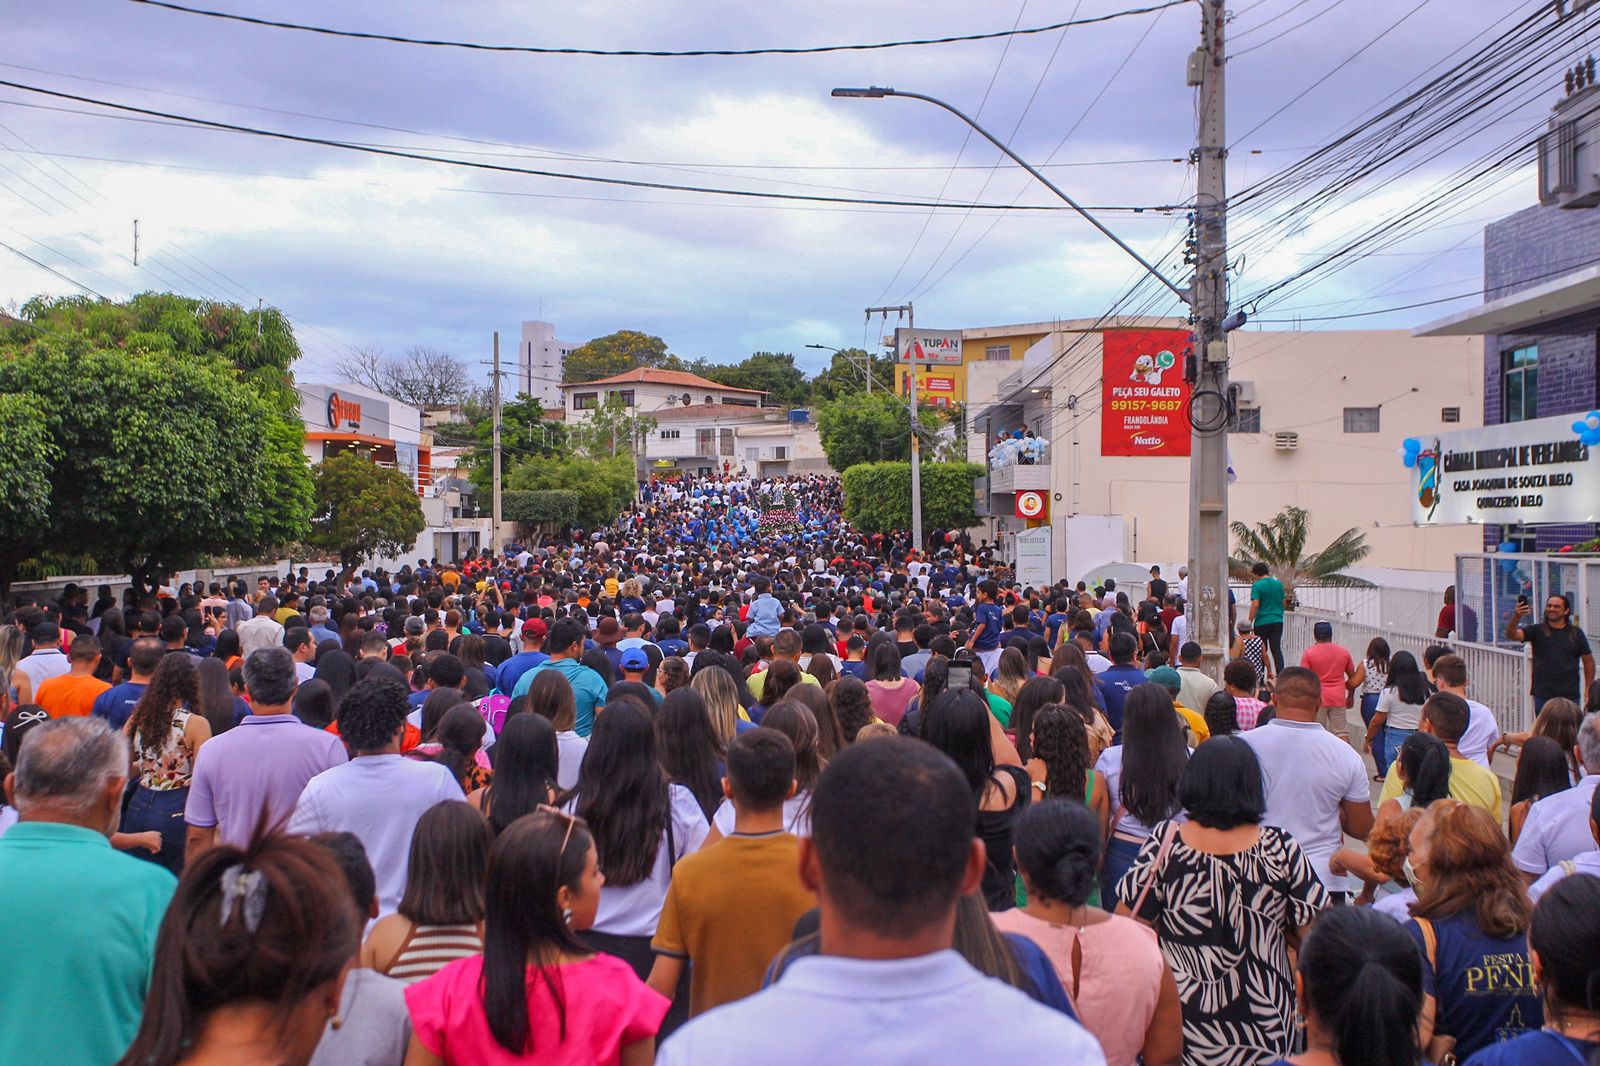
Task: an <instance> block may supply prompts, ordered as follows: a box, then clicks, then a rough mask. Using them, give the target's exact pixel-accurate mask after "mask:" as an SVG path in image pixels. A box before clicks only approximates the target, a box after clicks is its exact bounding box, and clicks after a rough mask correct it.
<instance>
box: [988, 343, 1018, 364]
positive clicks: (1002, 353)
mask: <svg viewBox="0 0 1600 1066" xmlns="http://www.w3.org/2000/svg"><path fill="white" fill-rule="evenodd" d="M983 358H984V360H985V361H987V362H990V363H1004V362H1008V361H1010V359H1011V345H1009V344H991V345H989V346H988V347H987V348H985V349H984V350H983Z"/></svg>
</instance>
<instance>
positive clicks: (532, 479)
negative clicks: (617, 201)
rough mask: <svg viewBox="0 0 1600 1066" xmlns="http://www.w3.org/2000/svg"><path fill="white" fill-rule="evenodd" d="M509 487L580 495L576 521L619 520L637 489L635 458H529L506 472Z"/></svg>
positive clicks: (590, 523) (590, 524)
mask: <svg viewBox="0 0 1600 1066" xmlns="http://www.w3.org/2000/svg"><path fill="white" fill-rule="evenodd" d="M506 487H507V488H508V489H511V490H513V491H516V492H538V491H544V490H552V489H555V490H565V491H568V492H572V493H575V494H576V495H577V510H576V513H575V516H574V519H573V521H575V522H576V523H577V524H578V525H580V526H583V527H584V528H586V529H594V528H596V527H598V526H603V525H607V524H608V523H610V522H613V521H615V520H616V517H617V514H618V513H619V512H620V511H621V510H622V509H623V508H624V507H626V506H627V505H628V503H629V501H631V500H632V499H633V497H634V493H635V492H637V491H638V481H637V480H636V476H635V474H634V468H633V458H632V456H628V455H617V456H607V457H605V458H603V459H584V458H580V457H577V456H572V457H569V458H566V459H557V460H547V459H527V460H523V461H522V462H519V463H517V464H516V465H514V466H512V467H511V469H510V471H509V472H507V474H506Z"/></svg>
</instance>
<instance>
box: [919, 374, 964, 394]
mask: <svg viewBox="0 0 1600 1066" xmlns="http://www.w3.org/2000/svg"><path fill="white" fill-rule="evenodd" d="M922 389H923V391H924V392H955V391H956V379H955V378H936V377H925V378H923V379H922Z"/></svg>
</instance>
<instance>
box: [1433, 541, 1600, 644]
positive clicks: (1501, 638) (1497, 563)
mask: <svg viewBox="0 0 1600 1066" xmlns="http://www.w3.org/2000/svg"><path fill="white" fill-rule="evenodd" d="M1456 588H1457V590H1458V592H1459V596H1458V600H1457V605H1456V620H1457V623H1458V628H1462V629H1465V630H1467V632H1464V633H1463V634H1462V635H1463V636H1467V637H1471V638H1472V639H1474V640H1481V641H1487V642H1491V643H1496V644H1509V643H1510V642H1509V641H1507V640H1506V639H1505V627H1506V623H1507V622H1508V621H1509V620H1510V618H1511V613H1512V612H1513V611H1514V610H1516V607H1517V599H1518V597H1527V599H1528V603H1529V606H1530V607H1531V609H1532V613H1531V615H1530V619H1531V621H1530V624H1534V623H1537V622H1538V621H1539V619H1540V617H1541V615H1542V613H1543V610H1544V603H1545V600H1546V599H1547V598H1549V597H1550V596H1552V595H1555V594H1556V593H1561V594H1562V595H1564V596H1566V597H1567V599H1568V600H1570V601H1571V603H1572V612H1573V614H1574V615H1575V616H1576V621H1577V622H1578V623H1579V624H1580V625H1581V624H1583V622H1584V620H1585V619H1592V618H1594V617H1597V616H1600V556H1595V555H1585V554H1578V553H1568V554H1565V555H1562V554H1535V553H1523V552H1480V553H1473V554H1466V555H1458V556H1456Z"/></svg>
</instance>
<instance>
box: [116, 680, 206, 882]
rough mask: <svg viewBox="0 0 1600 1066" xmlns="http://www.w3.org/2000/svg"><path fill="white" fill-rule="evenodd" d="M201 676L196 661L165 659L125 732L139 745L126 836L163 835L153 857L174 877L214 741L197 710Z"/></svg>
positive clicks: (124, 827) (124, 823) (140, 853)
mask: <svg viewBox="0 0 1600 1066" xmlns="http://www.w3.org/2000/svg"><path fill="white" fill-rule="evenodd" d="M199 699H200V681H199V671H198V670H197V669H196V667H195V660H194V656H192V655H187V654H182V653H173V654H169V655H167V656H166V657H165V658H163V659H162V660H161V665H160V666H158V667H156V672H155V675H154V676H152V677H151V678H150V685H149V687H148V688H146V689H145V690H144V695H143V696H141V697H140V698H139V702H138V703H137V704H136V705H135V706H134V708H133V713H132V714H131V715H129V716H128V721H127V724H126V725H124V726H123V727H122V731H123V733H125V734H126V735H127V737H128V739H129V740H130V742H131V743H132V746H133V762H134V773H135V775H136V777H137V784H136V787H135V788H134V790H133V795H132V796H131V797H130V798H129V800H128V804H127V807H126V808H125V809H124V810H123V812H122V832H124V833H144V832H149V831H152V830H153V831H155V832H158V833H160V834H161V851H160V852H159V853H158V854H155V855H149V854H147V853H146V852H144V851H143V850H142V849H141V850H139V851H135V852H132V854H134V855H137V856H138V857H140V858H142V859H149V860H150V861H151V862H158V863H160V864H161V865H162V866H165V867H166V868H167V869H168V870H171V871H172V872H173V873H174V874H176V873H178V872H179V871H181V870H182V869H183V854H184V847H185V844H186V838H187V835H188V827H187V826H186V825H185V824H184V821H183V809H184V806H185V805H186V804H187V803H188V801H189V786H190V784H191V783H192V782H193V780H194V760H195V756H196V755H198V754H200V745H202V744H204V743H205V742H206V741H208V740H210V739H211V726H210V724H209V723H208V722H207V721H206V720H205V717H204V716H203V715H201V714H200V713H199V712H198V710H197V708H198V706H199Z"/></svg>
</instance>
